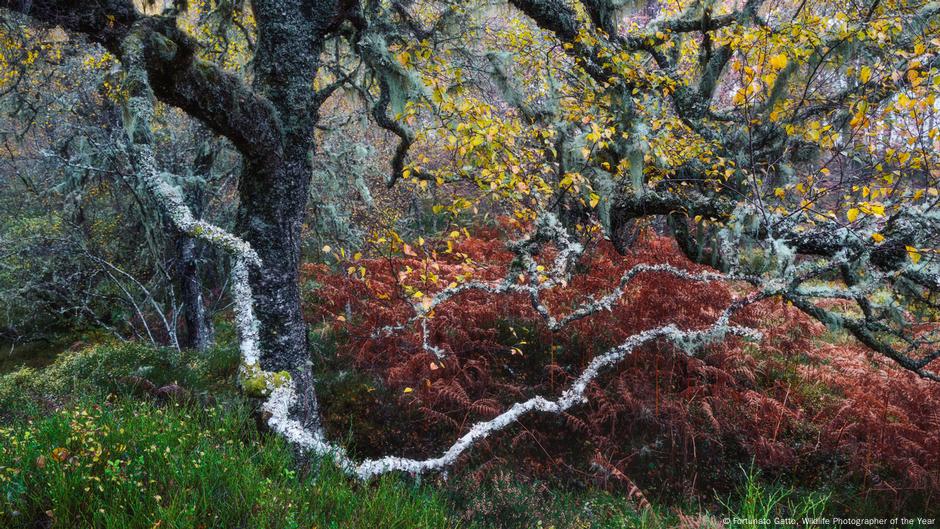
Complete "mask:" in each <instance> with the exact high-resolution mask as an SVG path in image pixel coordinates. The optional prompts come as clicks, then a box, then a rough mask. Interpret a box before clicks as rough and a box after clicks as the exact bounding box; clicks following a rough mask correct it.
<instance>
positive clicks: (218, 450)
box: [0, 398, 451, 529]
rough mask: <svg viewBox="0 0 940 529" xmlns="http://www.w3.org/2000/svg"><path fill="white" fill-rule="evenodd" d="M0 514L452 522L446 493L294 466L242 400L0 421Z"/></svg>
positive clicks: (110, 405)
mask: <svg viewBox="0 0 940 529" xmlns="http://www.w3.org/2000/svg"><path fill="white" fill-rule="evenodd" d="M0 439H2V441H0V511H2V513H0V526H2V527H9V528H11V529H13V528H18V527H23V528H26V527H35V526H37V525H41V524H43V523H51V527H62V528H67V527H107V528H138V527H139V528H152V527H172V528H177V527H178V528H184V527H185V528H191V527H225V528H237V527H245V528H269V527H270V528H291V527H303V528H309V527H318V528H332V527H343V528H356V527H363V528H375V527H388V528H394V527H401V528H412V527H450V526H451V525H450V524H449V522H448V516H447V510H446V505H445V503H444V501H443V500H442V499H441V498H440V496H439V495H438V494H437V493H436V492H434V491H433V490H431V489H430V488H429V487H427V486H416V485H413V484H409V483H407V482H405V481H404V480H402V479H400V478H397V477H394V476H390V477H386V478H384V479H382V480H380V481H378V482H377V483H374V484H370V485H361V484H358V483H355V482H352V481H350V480H348V479H347V478H346V476H344V475H342V474H341V473H340V472H339V471H337V470H336V469H335V468H333V467H331V466H330V465H326V464H322V465H319V466H318V467H317V468H314V469H312V471H309V472H305V473H304V475H299V474H298V472H297V471H295V470H294V468H295V467H296V466H295V465H294V460H293V455H292V453H291V451H290V449H289V448H288V447H287V446H286V445H285V444H284V443H283V442H282V441H281V440H280V439H277V438H275V437H273V436H270V435H262V434H260V433H258V431H257V430H256V429H255V427H254V422H253V421H252V420H251V418H250V416H249V413H248V411H247V410H246V409H245V408H244V407H240V406H236V407H233V408H225V407H223V406H218V405H217V406H211V407H208V408H198V409H197V408H191V407H185V406H179V405H172V406H168V407H163V408H161V407H157V406H155V405H153V404H151V403H146V402H140V401H135V400H131V399H127V398H115V399H112V400H110V401H105V402H101V403H99V402H96V401H93V400H83V401H80V402H78V403H76V404H74V405H72V406H69V407H67V408H65V409H63V410H60V411H58V412H56V413H54V414H52V415H50V416H47V417H44V418H41V419H37V420H33V421H26V422H18V423H16V424H14V425H12V426H9V427H5V428H3V429H0Z"/></svg>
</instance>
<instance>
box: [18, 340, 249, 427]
mask: <svg viewBox="0 0 940 529" xmlns="http://www.w3.org/2000/svg"><path fill="white" fill-rule="evenodd" d="M238 362H239V357H238V351H237V350H236V349H235V348H234V347H233V346H224V345H218V346H216V347H214V348H212V349H210V350H209V351H206V352H202V353H200V352H195V351H183V352H179V351H176V350H173V349H169V348H154V347H149V346H146V345H142V344H139V343H133V342H130V343H103V344H98V345H93V346H91V347H88V348H85V349H81V350H79V351H67V352H64V353H62V354H61V355H59V356H58V357H57V358H56V359H55V361H54V362H53V363H52V364H51V365H49V366H47V367H45V368H43V369H31V368H21V369H19V370H17V371H13V372H12V373H7V374H5V375H2V376H0V418H2V417H7V418H10V417H14V418H16V417H19V418H24V417H30V416H33V415H35V414H36V413H37V412H38V411H39V409H40V408H41V407H43V406H44V405H45V407H46V408H56V407H58V406H61V405H62V404H64V403H66V402H68V401H69V400H71V399H72V398H73V396H77V395H86V396H89V395H97V396H99V397H102V398H103V397H104V396H106V395H107V394H108V393H118V394H124V393H128V392H130V391H132V390H133V384H130V383H128V381H127V377H129V376H136V377H141V378H145V379H147V380H149V381H150V382H152V383H153V384H154V385H156V386H158V387H159V386H162V385H165V384H170V383H174V382H175V383H178V384H180V385H181V386H183V387H185V388H187V389H189V390H191V391H196V392H200V391H203V392H212V393H219V392H224V391H233V390H235V388H236V385H235V383H234V376H235V373H236V371H237V369H238Z"/></svg>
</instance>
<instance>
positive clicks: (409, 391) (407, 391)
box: [402, 388, 414, 393]
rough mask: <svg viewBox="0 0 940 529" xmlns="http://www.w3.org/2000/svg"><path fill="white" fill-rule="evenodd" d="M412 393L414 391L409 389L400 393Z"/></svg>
mask: <svg viewBox="0 0 940 529" xmlns="http://www.w3.org/2000/svg"><path fill="white" fill-rule="evenodd" d="M412 391H414V390H413V389H411V388H405V390H404V391H402V393H411V392H412Z"/></svg>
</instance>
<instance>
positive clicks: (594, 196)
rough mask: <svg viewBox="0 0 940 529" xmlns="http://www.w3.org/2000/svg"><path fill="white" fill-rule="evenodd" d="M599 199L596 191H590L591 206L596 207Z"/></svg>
mask: <svg viewBox="0 0 940 529" xmlns="http://www.w3.org/2000/svg"><path fill="white" fill-rule="evenodd" d="M600 201H601V197H600V195H598V194H597V193H591V202H590V203H591V207H592V208H596V207H597V204H598V203H599V202H600Z"/></svg>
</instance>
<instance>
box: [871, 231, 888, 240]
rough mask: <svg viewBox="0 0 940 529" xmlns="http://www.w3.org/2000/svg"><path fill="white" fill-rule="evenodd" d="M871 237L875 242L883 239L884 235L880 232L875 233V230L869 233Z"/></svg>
mask: <svg viewBox="0 0 940 529" xmlns="http://www.w3.org/2000/svg"><path fill="white" fill-rule="evenodd" d="M871 238H872V239H874V240H875V242H881V241H883V240H885V236H884V235H882V234H880V233H877V232H876V233H872V234H871Z"/></svg>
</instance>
